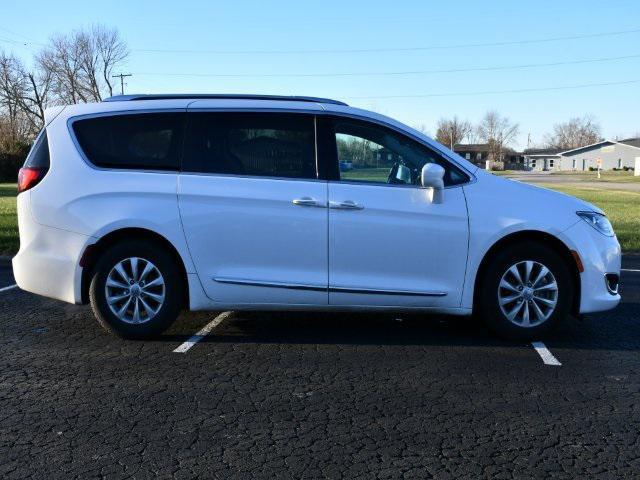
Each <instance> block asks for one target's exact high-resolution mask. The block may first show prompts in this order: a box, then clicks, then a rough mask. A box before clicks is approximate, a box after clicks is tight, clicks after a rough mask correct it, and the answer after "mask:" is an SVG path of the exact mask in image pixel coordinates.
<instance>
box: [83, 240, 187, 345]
mask: <svg viewBox="0 0 640 480" xmlns="http://www.w3.org/2000/svg"><path fill="white" fill-rule="evenodd" d="M89 297H90V300H91V307H92V309H93V312H94V314H95V316H96V318H97V319H98V322H99V323H100V325H102V327H103V328H104V329H105V330H107V331H108V332H110V333H114V334H116V335H119V336H121V337H126V338H146V337H151V336H154V335H158V334H160V333H162V332H163V331H164V330H166V329H167V328H168V327H169V326H170V325H171V324H172V323H173V322H174V321H175V319H176V318H177V317H178V315H179V313H180V309H181V299H182V276H181V273H180V269H179V268H178V266H177V265H176V264H175V262H174V260H173V258H172V257H171V255H169V254H168V252H166V251H165V250H164V249H163V248H162V247H160V246H158V245H156V244H153V243H149V242H145V241H141V240H133V241H128V242H122V243H119V244H116V245H114V246H113V247H111V248H110V249H109V250H107V251H106V252H105V253H104V254H103V255H102V256H101V258H100V259H99V260H98V262H97V264H96V267H95V269H94V271H93V277H92V280H91V285H90V287H89Z"/></svg>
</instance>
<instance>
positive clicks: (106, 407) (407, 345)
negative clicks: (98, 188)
mask: <svg viewBox="0 0 640 480" xmlns="http://www.w3.org/2000/svg"><path fill="white" fill-rule="evenodd" d="M623 267H624V268H626V269H629V270H637V271H624V272H623V274H622V294H623V298H624V300H623V303H622V304H621V305H620V306H619V307H618V308H617V309H615V310H614V311H611V312H606V313H603V314H597V315H591V316H588V317H587V318H586V319H584V320H583V321H578V320H574V319H570V320H569V321H567V322H565V324H564V325H563V326H562V327H561V329H560V330H559V331H558V332H556V333H554V334H553V335H552V336H550V337H548V338H545V339H544V346H545V347H546V348H547V349H548V350H544V349H543V350H541V351H540V353H541V354H542V356H541V355H540V354H539V353H538V352H537V351H536V350H535V349H534V348H533V347H532V345H531V344H524V343H523V344H514V343H507V342H503V341H501V340H497V339H495V338H494V337H493V336H491V334H489V333H488V332H487V331H486V330H485V329H484V328H483V327H482V326H481V325H479V324H478V323H477V322H474V321H473V320H465V319H459V318H448V317H438V316H430V317H425V316H406V315H403V316H400V317H399V316H398V315H391V314H381V315H372V314H358V315H352V314H349V315H347V314H326V313H314V314H309V313H260V312H252V313H241V312H230V313H225V314H223V315H222V316H220V317H217V315H218V313H219V312H216V313H206V314H185V315H183V317H182V318H181V320H180V321H179V322H178V323H177V325H176V326H175V327H174V328H173V329H172V330H171V331H170V332H168V333H167V334H166V335H164V336H163V337H161V338H160V339H158V340H155V341H123V340H120V339H117V338H115V337H111V336H108V335H107V334H105V333H104V332H103V331H102V330H101V329H100V328H99V326H98V324H97V323H96V321H95V320H94V319H93V317H92V315H91V312H90V310H89V308H88V307H79V306H73V305H67V304H64V303H61V302H58V301H54V300H48V299H44V298H40V297H37V296H34V295H31V294H28V293H25V292H22V291H20V290H19V289H17V288H8V289H7V287H10V286H11V285H12V284H13V279H12V277H11V272H10V269H9V268H8V267H7V266H6V265H5V266H4V267H1V268H0V309H1V310H0V311H1V312H2V313H1V314H0V342H1V351H2V353H1V355H0V478H3V479H13V478H30V477H34V478H35V477H38V478H65V479H67V478H93V477H98V478H99V477H108V478H133V477H135V478H155V477H162V478H195V477H200V478H243V479H244V478H363V479H364V478H366V479H371V478H398V477H404V478H426V477H430V476H433V477H437V478H461V477H467V478H481V477H482V478H488V477H490V478H530V477H542V476H544V477H558V478H576V477H579V476H580V477H587V478H595V477H601V478H621V477H629V478H631V477H636V478H637V477H638V475H640V437H639V434H638V432H639V429H640V355H639V352H640V257H627V258H625V259H624V262H623ZM216 317H217V320H216V321H215V322H213V320H214V319H216ZM207 325H208V326H209V328H210V329H211V331H210V333H208V334H207V335H202V336H201V337H195V338H194V337H192V336H193V335H194V333H196V332H198V331H200V330H201V329H202V328H203V327H205V326H207ZM176 350H177V351H176ZM547 354H550V355H552V358H553V359H556V360H557V363H560V364H561V365H553V364H552V363H553V362H552V361H550V360H551V358H550V357H548V356H547V357H546V360H547V363H545V362H544V361H543V357H545V355H547Z"/></svg>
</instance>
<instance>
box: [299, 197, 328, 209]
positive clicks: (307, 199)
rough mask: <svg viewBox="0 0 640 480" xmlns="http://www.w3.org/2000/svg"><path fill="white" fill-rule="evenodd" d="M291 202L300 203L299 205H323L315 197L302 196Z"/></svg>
mask: <svg viewBox="0 0 640 480" xmlns="http://www.w3.org/2000/svg"><path fill="white" fill-rule="evenodd" d="M291 203H293V204H294V205H298V206H299V207H322V206H323V205H321V204H320V202H318V201H317V200H316V199H315V198H311V197H302V198H294V199H293V200H292V201H291Z"/></svg>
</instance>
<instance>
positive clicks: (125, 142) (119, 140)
mask: <svg viewBox="0 0 640 480" xmlns="http://www.w3.org/2000/svg"><path fill="white" fill-rule="evenodd" d="M183 122H184V114H182V113H144V114H131V115H110V116H104V117H95V118H87V119H84V120H77V121H75V122H74V123H73V131H74V133H75V135H76V138H77V139H78V143H79V144H80V148H82V150H83V152H84V154H85V155H86V157H87V158H88V159H89V161H90V162H91V163H93V164H94V165H96V166H98V167H103V168H125V169H143V170H178V165H179V158H180V149H181V146H182V132H183Z"/></svg>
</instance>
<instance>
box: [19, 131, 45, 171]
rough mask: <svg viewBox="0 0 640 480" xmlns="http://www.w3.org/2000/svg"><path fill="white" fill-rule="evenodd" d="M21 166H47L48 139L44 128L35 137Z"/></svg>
mask: <svg viewBox="0 0 640 480" xmlns="http://www.w3.org/2000/svg"><path fill="white" fill-rule="evenodd" d="M23 166H24V168H49V141H48V140H47V131H46V130H43V131H42V133H40V135H38V138H36V141H35V142H34V144H33V147H31V151H30V152H29V155H27V159H26V160H25V162H24V165H23Z"/></svg>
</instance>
